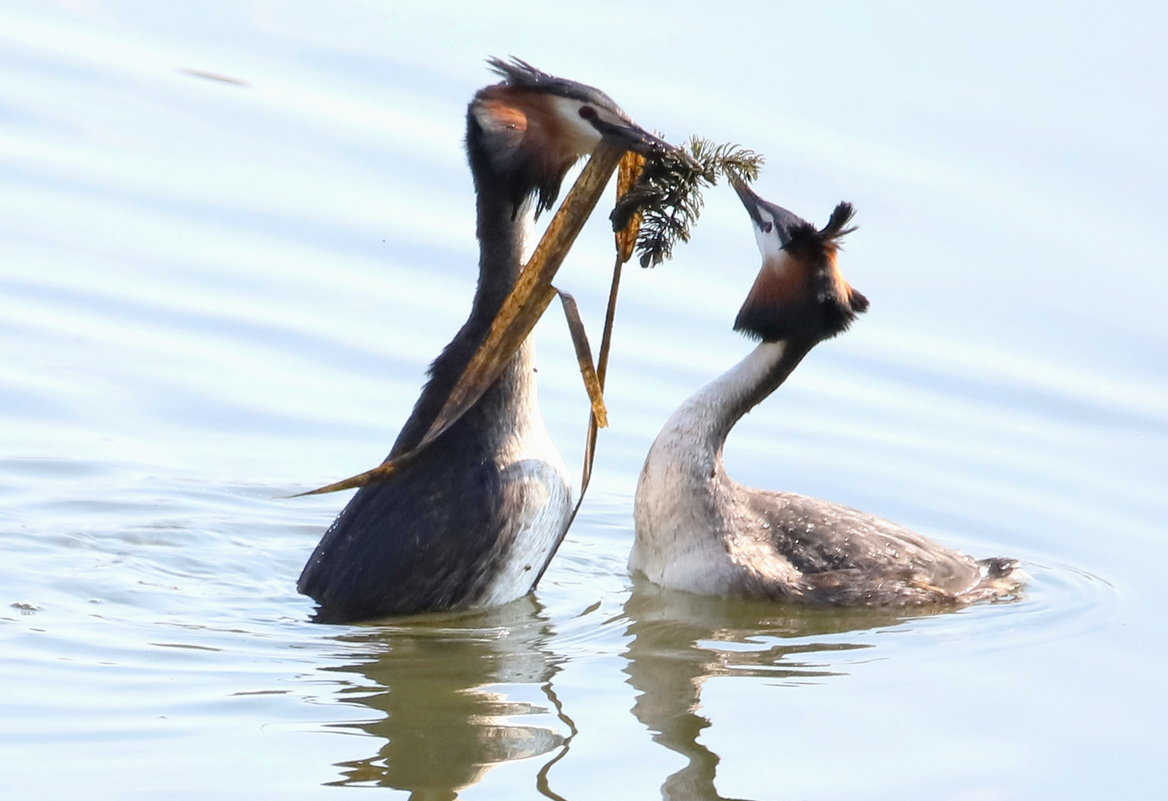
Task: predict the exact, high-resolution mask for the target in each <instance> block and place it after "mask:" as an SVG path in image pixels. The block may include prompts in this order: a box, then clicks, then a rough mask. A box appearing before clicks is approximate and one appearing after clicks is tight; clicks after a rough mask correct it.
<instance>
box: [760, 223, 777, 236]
mask: <svg viewBox="0 0 1168 801" xmlns="http://www.w3.org/2000/svg"><path fill="white" fill-rule="evenodd" d="M774 227H775V224H774V223H767V224H766V225H764V226H763V227H762V232H763V233H764V234H769V233H770V232H771V231H772V230H773V229H774Z"/></svg>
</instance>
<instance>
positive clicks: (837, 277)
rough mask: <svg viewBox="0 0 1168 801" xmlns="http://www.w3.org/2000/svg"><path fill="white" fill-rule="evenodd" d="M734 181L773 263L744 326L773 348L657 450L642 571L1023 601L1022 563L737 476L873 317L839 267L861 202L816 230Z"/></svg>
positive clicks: (700, 399) (641, 498)
mask: <svg viewBox="0 0 1168 801" xmlns="http://www.w3.org/2000/svg"><path fill="white" fill-rule="evenodd" d="M733 184H734V188H735V190H736V191H737V193H738V196H739V198H740V199H741V200H742V203H743V204H744V205H745V206H746V209H747V211H748V212H749V214H750V217H751V220H752V222H753V225H754V232H755V236H756V239H757V241H758V245H759V250H760V251H761V253H762V257H763V265H762V269H761V270H760V272H759V274H758V277H757V278H756V280H755V282H754V285H753V287H752V288H751V290H750V293H749V295H748V296H747V298H746V301H745V303H744V304H743V306H742V308H741V310H740V311H739V314H738V318H737V320H736V322H735V329H736V330H739V331H742V332H744V333H746V334H747V335H748V336H751V337H754V338H756V339H759V340H761V343H760V344H759V345H758V346H757V347H756V348H755V349H754V350H753V351H752V352H751V353H750V354H749V355H747V357H746V358H745V359H743V360H742V361H741V362H740V363H739V364H737V365H736V366H735V367H732V368H731V369H730V370H728V371H727V372H726V373H724V374H723V375H721V376H720V377H718V378H716V379H714V380H713V381H712V382H710V383H709V384H707V385H706V386H704V387H703V388H702V389H700V390H698V392H697V393H695V394H694V395H693V396H692V397H690V398H689V399H688V400H687V401H685V403H683V404H682V405H681V407H680V408H679V409H678V410H677V411H676V412H674V414H673V415H672V416H671V417H670V418H669V421H668V422H667V423H666V424H665V427H664V428H663V429H662V431H661V433H660V434H659V435H658V437H657V439H656V441H655V442H654V443H653V446H652V448H651V449H650V451H649V455H648V457H647V458H646V460H645V466H644V468H643V470H642V472H641V476H640V480H639V482H638V486H637V495H636V505H635V518H636V541H635V544H634V546H633V551H632V555H631V557H630V559H629V566H630V568H631V569H633V570H636V571H640V572H642V573H644V574H645V575H646V576H647V577H648V578H649V579H650V580H651V581H653V582H655V583H657V584H660V585H663V586H665V587H668V588H672V589H678V590H686V591H689V592H693V593H697V594H702V595H724V596H743V597H757V598H770V599H775V600H790V601H799V602H809V603H820V604H827V605H925V604H964V603H971V602H974V601H980V600H987V599H992V598H998V597H1003V596H1008V595H1011V594H1013V593H1016V592H1017V590H1018V588H1019V586H1020V583H1021V579H1020V572H1019V571H1017V570H1016V568H1017V563H1016V562H1015V561H1014V560H1011V559H982V560H977V559H974V558H972V557H970V556H966V555H965V554H963V553H960V552H958V551H955V550H952V549H950V548H946V547H944V546H941V545H938V544H936V543H934V542H932V541H930V540H928V539H926V538H925V537H922V536H920V535H918V534H915V533H914V532H912V531H909V530H908V529H906V528H903V527H901V526H899V525H897V524H895V523H891V522H889V521H887V520H883V519H881V518H879V517H875V516H873V515H870V514H867V513H865V512H861V511H859V510H857V509H852V508H850V507H847V506H842V505H840V504H836V503H831V502H828V501H822V500H818V499H815V498H809V497H806V496H803V495H797V494H794V493H788V492H769V491H764V490H759V489H754V488H751V487H746V486H743V485H741V484H738V483H737V482H735V481H734V480H733V479H731V478H730V477H729V475H727V473H726V469H725V465H724V464H723V459H722V449H723V445H724V444H725V442H726V438H727V436H728V435H729V433H730V430H731V429H732V428H733V426H734V425H735V423H737V422H738V420H739V419H741V417H742V416H743V415H744V414H746V412H748V411H750V409H752V408H753V407H754V406H755V405H756V404H758V403H760V402H761V401H762V400H763V399H765V398H766V397H767V396H768V395H770V394H771V393H772V392H774V391H775V390H776V389H777V388H778V387H779V385H781V384H782V383H783V381H785V380H786V379H787V377H788V376H789V375H790V374H791V372H792V371H793V370H794V369H795V367H796V366H798V364H799V362H800V361H801V360H802V359H803V357H804V356H806V355H807V353H808V352H810V351H811V349H812V348H813V347H815V345H816V344H818V343H819V342H821V341H823V340H825V339H829V338H831V337H833V336H835V335H837V334H839V333H842V332H843V331H844V330H846V329H847V328H848V326H849V325H850V324H851V323H852V321H853V320H854V319H855V318H856V316H857V315H858V314H860V313H861V312H863V311H865V310H866V309H867V308H868V300H867V298H865V297H864V296H863V295H862V294H860V293H859V292H857V291H856V290H855V289H854V288H852V286H851V285H850V284H848V282H847V281H846V280H844V277H843V275H842V273H841V272H840V270H839V267H838V264H837V259H836V257H837V252H838V250H839V245H840V241H841V239H842V237H844V236H845V235H846V234H848V233H850V232H851V231H852V230H854V228H852V227H849V224H850V222H851V219H852V215H853V210H852V207H851V205H850V204H847V203H841V204H840V205H838V206H837V207H836V208H835V210H834V211H833V212H832V215H831V218H830V220H829V221H828V223H827V225H826V226H825V227H824V228H823V229H821V230H816V229H815V227H814V226H813V225H811V224H810V223H808V222H806V221H804V220H802V219H800V218H799V217H797V216H796V215H794V214H792V213H791V212H789V211H787V210H786V209H783V208H781V207H779V206H776V205H774V204H772V203H768V202H767V201H765V200H763V199H762V198H760V197H758V196H757V195H756V194H755V193H754V192H753V191H752V190H751V189H750V188H749V187H747V186H746V185H745V184H743V183H742V182H740V181H733Z"/></svg>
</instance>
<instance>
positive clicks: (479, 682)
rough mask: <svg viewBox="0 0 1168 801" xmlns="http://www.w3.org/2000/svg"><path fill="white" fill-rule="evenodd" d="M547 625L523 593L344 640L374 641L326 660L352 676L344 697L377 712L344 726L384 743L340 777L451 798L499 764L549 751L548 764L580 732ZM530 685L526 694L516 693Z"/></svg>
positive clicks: (427, 800)
mask: <svg viewBox="0 0 1168 801" xmlns="http://www.w3.org/2000/svg"><path fill="white" fill-rule="evenodd" d="M549 637H550V627H549V623H548V620H547V618H546V616H545V615H544V614H543V610H542V608H541V607H540V606H539V604H538V602H537V601H535V600H534V598H532V597H528V598H523V599H520V600H519V601H516V602H515V603H512V604H510V605H508V606H505V607H501V608H499V609H495V610H491V611H489V612H483V613H468V614H465V615H461V616H456V617H444V618H440V619H437V618H435V617H433V616H427V617H425V618H423V619H418V620H416V621H395V624H394V625H392V626H378V627H370V628H368V629H366V630H364V631H359V632H357V633H355V634H348V635H346V636H344V637H342V638H340V639H342V640H344V641H348V642H355V643H362V644H369V645H370V646H371V648H372V650H373V651H374V652H375V653H376V656H375V657H374V658H371V659H369V660H367V661H363V662H361V663H358V664H352V665H345V666H342V667H335V668H329V670H333V671H337V672H340V673H350V674H355V675H356V676H358V677H360V678H359V679H357V680H356V681H350V682H347V683H349V684H350V687H349V688H348V689H347V690H346V691H344V692H342V693H341V696H340V697H341V698H342V699H344V700H346V701H349V702H356V703H360V704H364V705H366V706H368V707H369V708H370V709H372V710H375V711H376V712H378V713H379V717H378V718H377V719H374V720H369V721H366V722H355V723H344V724H338V727H339V728H342V729H356V730H358V731H359V732H361V733H364V734H367V735H371V736H372V737H375V738H377V739H378V740H379V741H380V744H379V745H378V746H376V748H377V751H376V753H374V754H372V755H371V756H368V757H364V758H361V759H356V760H352V761H348V762H343V763H340V764H339V765H338V767H339V768H341V774H342V778H341V779H339V780H338V781H336V782H333V784H336V785H352V786H373V787H393V788H396V789H399V790H406V791H408V792H409V793H410V796H409V797H410V798H411V799H416V800H417V801H439V800H440V799H454V798H457V797H458V794H459V791H460V790H462V789H464V788H467V787H470V786H472V785H475V784H477V783H478V782H479V781H481V780H482V779H483V777H484V776H485V775H486V774H487V772H488V771H490V769H491V768H492V767H494V766H496V765H499V764H502V763H506V762H510V761H513V760H519V759H528V758H531V757H539V756H541V755H546V757H547V758H546V761H545V764H544V769H543V770H541V771H540V777H539V782H538V783H539V786H540V788H541V790H542V791H543V792H544V794H545V795H548V796H549V797H552V798H558V796H556V795H555V794H554V793H552V792H551V791H550V790H549V789H547V787H546V771H547V769H548V768H549V767H550V765H551V764H552V763H554V762H555V761H556V760H557V759H559V758H560V757H561V756H562V755H563V750H564V749H565V748H566V743H567V741H568V740H569V739H570V737H571V735H572V734H573V733H574V728H573V726H572V723H571V720H570V719H568V718H567V716H566V715H565V714H564V713H563V711H562V710H561V709H560V706H559V701H558V699H557V698H556V696H555V694H554V692H553V691H552V688H551V680H552V677H553V676H554V675H555V674H556V673H557V672H558V669H559V668H558V666H557V664H556V659H555V658H554V657H553V656H552V654H551V653H550V652H549V651H548V650H546V647H545V645H546V643H547V641H548V638H549ZM522 686H527V687H530V688H531V692H530V693H525V695H528V696H529V697H527V698H524V699H518V698H516V697H514V696H515V695H516V694H518V693H523V687H522Z"/></svg>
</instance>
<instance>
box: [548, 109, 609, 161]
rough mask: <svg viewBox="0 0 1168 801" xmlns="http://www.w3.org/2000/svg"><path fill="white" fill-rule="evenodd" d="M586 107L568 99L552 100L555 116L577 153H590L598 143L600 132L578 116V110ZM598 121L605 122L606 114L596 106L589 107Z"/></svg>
mask: <svg viewBox="0 0 1168 801" xmlns="http://www.w3.org/2000/svg"><path fill="white" fill-rule="evenodd" d="M586 105H588V104H587V103H584V102H582V101H580V100H573V99H571V98H568V97H555V98H552V107H553V108H554V109H555V114H556V116H557V117H558V118H559V119H560V120H561V122H563V123H564V125H565V127H566V128H567V133H568V135H569V136H570V137H571V139H572V141H573V144H574V145H575V148H574V149H575V150H576V151H577V152H591V151H592V149H593V148H595V147H596V145H597V144H599V142H600V131H598V130H596V128H595V127H593V125H592V123H590V122H589V121H588V120H586V119H584V118H583V117H581V116H580V109H581V108H583V107H584V106H586ZM589 108H591V109H592V110H593V111H595V112H596V116H597V117H599V118H600V119H604V120H607V118H608V116H609V115H608V114H606V113H605V111H604V110H603V109H599V108H597V107H596V106H589Z"/></svg>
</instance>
